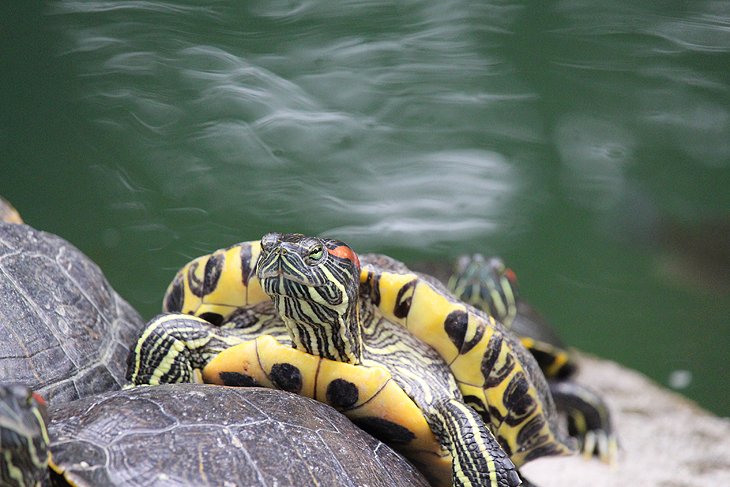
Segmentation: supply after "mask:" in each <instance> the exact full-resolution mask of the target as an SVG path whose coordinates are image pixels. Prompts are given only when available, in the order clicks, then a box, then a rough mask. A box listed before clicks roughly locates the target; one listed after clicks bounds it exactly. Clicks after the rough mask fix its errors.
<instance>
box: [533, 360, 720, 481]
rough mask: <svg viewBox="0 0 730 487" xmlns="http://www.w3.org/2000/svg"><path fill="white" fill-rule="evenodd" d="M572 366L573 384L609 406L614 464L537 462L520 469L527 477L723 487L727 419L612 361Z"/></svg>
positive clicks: (568, 460) (573, 460) (576, 460)
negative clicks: (615, 454)
mask: <svg viewBox="0 0 730 487" xmlns="http://www.w3.org/2000/svg"><path fill="white" fill-rule="evenodd" d="M580 362H581V372H580V374H579V376H578V380H579V381H580V382H581V383H583V384H586V385H589V386H590V387H592V388H593V389H595V390H597V391H599V392H601V393H602V394H603V396H604V397H605V399H606V401H607V402H608V404H609V406H610V407H611V412H612V413H613V415H614V420H615V425H616V430H617V434H618V438H619V444H620V451H619V459H618V462H617V464H616V465H614V466H608V465H605V464H602V463H600V462H599V461H598V460H584V459H583V458H582V457H569V458H543V459H539V460H536V461H534V462H531V463H529V464H527V465H525V466H524V467H523V468H522V473H523V475H524V476H525V477H526V478H527V479H529V480H530V481H531V482H533V483H535V484H536V485H538V486H539V487H574V486H575V487H581V486H586V487H588V486H590V487H629V486H645V487H654V486H656V487H659V486H661V487H700V486H703V487H707V486H726V485H729V486H730V419H728V418H719V417H717V416H713V415H712V414H710V413H708V412H706V411H704V410H702V409H701V408H700V407H699V406H697V405H695V404H694V403H692V402H691V401H689V400H688V399H685V398H684V397H682V396H680V395H678V394H675V393H673V392H670V391H668V390H666V389H664V388H662V387H660V386H658V385H657V384H656V383H654V382H652V381H651V380H649V379H648V378H646V377H645V376H643V375H641V374H639V373H638V372H635V371H632V370H628V369H626V368H624V367H621V366H620V365H618V364H616V363H614V362H610V361H606V360H598V359H595V358H591V357H587V356H583V355H581V356H580Z"/></svg>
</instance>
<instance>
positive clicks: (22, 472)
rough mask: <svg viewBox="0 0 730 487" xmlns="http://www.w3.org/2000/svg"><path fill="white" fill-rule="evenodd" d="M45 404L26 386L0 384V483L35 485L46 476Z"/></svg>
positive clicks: (9, 486) (12, 486)
mask: <svg viewBox="0 0 730 487" xmlns="http://www.w3.org/2000/svg"><path fill="white" fill-rule="evenodd" d="M46 418H47V415H46V405H45V402H44V401H43V399H41V397H40V396H38V395H37V394H34V393H33V391H31V390H30V388H29V387H27V386H24V385H22V384H18V383H4V384H0V485H2V486H3V487H30V486H38V485H40V483H41V481H43V480H44V479H46V478H47V477H48V460H49V453H48V432H47V431H46Z"/></svg>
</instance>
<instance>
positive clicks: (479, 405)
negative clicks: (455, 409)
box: [464, 395, 489, 422]
mask: <svg viewBox="0 0 730 487" xmlns="http://www.w3.org/2000/svg"><path fill="white" fill-rule="evenodd" d="M464 402H465V403H466V404H467V405H469V406H471V408H472V409H474V410H475V411H477V412H478V413H479V414H481V415H482V417H483V418H484V421H485V422H486V421H487V419H488V416H489V413H488V412H487V407H486V405H485V404H484V401H482V400H481V399H480V398H479V397H478V396H471V395H469V396H464Z"/></svg>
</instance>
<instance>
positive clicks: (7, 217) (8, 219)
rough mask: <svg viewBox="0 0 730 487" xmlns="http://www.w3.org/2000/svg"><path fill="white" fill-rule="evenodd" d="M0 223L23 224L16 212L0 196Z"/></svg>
mask: <svg viewBox="0 0 730 487" xmlns="http://www.w3.org/2000/svg"><path fill="white" fill-rule="evenodd" d="M0 222H5V223H23V219H22V218H20V214H19V213H18V210H16V209H15V208H14V207H13V205H11V204H10V202H9V201H8V200H6V199H5V198H3V197H2V196H0Z"/></svg>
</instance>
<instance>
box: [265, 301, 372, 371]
mask: <svg viewBox="0 0 730 487" xmlns="http://www.w3.org/2000/svg"><path fill="white" fill-rule="evenodd" d="M272 298H273V301H274V305H275V306H276V308H277V310H278V312H279V316H281V319H282V321H283V322H284V325H285V326H286V329H287V331H288V332H289V337H290V338H291V341H292V345H293V346H294V348H296V349H298V350H303V351H305V352H307V353H309V354H311V355H317V356H320V357H323V358H327V359H330V360H336V361H338V362H346V363H349V364H354V365H358V364H360V363H362V333H361V327H360V322H359V312H358V307H359V304H358V302H357V300H356V301H355V302H354V303H349V302H347V301H345V302H344V303H341V304H340V305H337V306H326V305H324V304H320V303H314V302H312V301H311V300H306V299H304V300H302V299H295V298H292V297H289V296H281V295H274V296H272Z"/></svg>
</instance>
